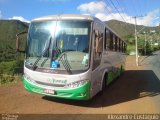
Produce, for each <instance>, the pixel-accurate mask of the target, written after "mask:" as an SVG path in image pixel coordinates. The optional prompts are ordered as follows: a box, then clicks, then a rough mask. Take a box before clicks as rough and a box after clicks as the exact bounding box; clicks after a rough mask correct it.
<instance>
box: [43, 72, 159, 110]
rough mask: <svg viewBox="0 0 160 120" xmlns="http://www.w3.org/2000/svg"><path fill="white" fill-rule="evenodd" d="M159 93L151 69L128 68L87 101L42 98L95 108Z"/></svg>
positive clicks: (155, 77) (157, 83)
mask: <svg viewBox="0 0 160 120" xmlns="http://www.w3.org/2000/svg"><path fill="white" fill-rule="evenodd" d="M159 94H160V80H159V79H158V78H157V76H156V75H155V74H154V72H153V71H152V70H128V71H126V72H125V73H124V74H123V75H122V76H121V77H120V78H119V79H117V80H115V81H114V82H113V83H112V84H111V85H109V86H108V87H107V88H106V89H105V91H104V93H103V94H102V95H100V94H98V95H96V96H95V97H94V98H93V99H91V100H89V101H73V100H64V99H56V98H52V97H48V96H44V97H43V99H45V100H48V101H53V102H59V103H61V104H69V105H75V106H82V107H92V108H97V107H106V106H112V105H116V104H120V103H124V102H128V101H131V100H135V99H140V98H142V97H146V96H148V97H153V96H156V95H159Z"/></svg>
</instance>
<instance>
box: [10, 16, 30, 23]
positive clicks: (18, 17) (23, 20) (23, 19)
mask: <svg viewBox="0 0 160 120" xmlns="http://www.w3.org/2000/svg"><path fill="white" fill-rule="evenodd" d="M9 19H10V20H20V21H22V22H27V23H29V22H30V21H28V20H26V19H25V18H23V17H22V16H13V17H12V18H9Z"/></svg>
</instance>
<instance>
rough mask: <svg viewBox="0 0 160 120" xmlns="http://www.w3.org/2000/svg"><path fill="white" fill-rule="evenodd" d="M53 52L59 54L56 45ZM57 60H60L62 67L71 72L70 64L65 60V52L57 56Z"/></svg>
mask: <svg viewBox="0 0 160 120" xmlns="http://www.w3.org/2000/svg"><path fill="white" fill-rule="evenodd" d="M55 52H56V53H57V54H58V55H60V54H61V52H60V50H59V49H58V48H57V47H55ZM57 61H58V62H59V61H61V62H62V64H63V66H64V68H65V69H66V70H67V72H69V73H72V72H71V66H70V64H69V63H68V60H67V57H66V53H62V54H61V56H60V57H59V59H58V60H57Z"/></svg>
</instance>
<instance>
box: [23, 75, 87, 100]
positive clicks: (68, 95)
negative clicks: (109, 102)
mask: <svg viewBox="0 0 160 120" xmlns="http://www.w3.org/2000/svg"><path fill="white" fill-rule="evenodd" d="M23 84H24V88H25V89H26V90H27V91H29V92H33V93H38V94H42V95H46V96H52V97H57V98H64V99H74V100H88V99H90V81H88V82H87V83H85V84H84V85H82V86H80V87H77V88H70V89H69V88H68V89H52V90H51V89H50V90H48V89H46V88H45V87H40V86H38V85H35V84H33V83H31V82H30V81H28V80H26V79H25V78H24V80H23ZM46 90H47V91H54V92H53V93H46Z"/></svg>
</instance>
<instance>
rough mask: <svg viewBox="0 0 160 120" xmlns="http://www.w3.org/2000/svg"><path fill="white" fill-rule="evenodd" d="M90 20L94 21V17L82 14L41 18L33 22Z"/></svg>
mask: <svg viewBox="0 0 160 120" xmlns="http://www.w3.org/2000/svg"><path fill="white" fill-rule="evenodd" d="M59 19H60V20H90V21H93V20H94V17H92V16H89V15H81V14H59V15H49V16H44V17H40V18H35V19H33V20H32V22H34V21H35V22H36V21H48V20H59Z"/></svg>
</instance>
